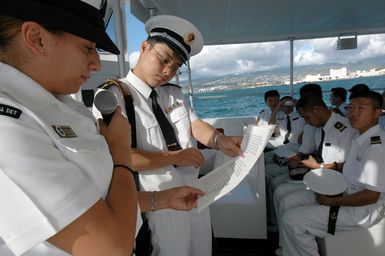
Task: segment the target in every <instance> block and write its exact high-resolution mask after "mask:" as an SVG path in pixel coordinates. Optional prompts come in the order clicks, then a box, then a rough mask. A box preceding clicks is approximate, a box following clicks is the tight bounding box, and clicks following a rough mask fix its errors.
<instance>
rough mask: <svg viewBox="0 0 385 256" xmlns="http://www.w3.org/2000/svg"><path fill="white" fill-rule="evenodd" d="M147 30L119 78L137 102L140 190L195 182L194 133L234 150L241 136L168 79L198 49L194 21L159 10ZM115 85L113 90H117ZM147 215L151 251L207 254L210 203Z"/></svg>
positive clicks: (168, 255)
mask: <svg viewBox="0 0 385 256" xmlns="http://www.w3.org/2000/svg"><path fill="white" fill-rule="evenodd" d="M146 31H147V33H148V34H149V38H148V39H147V40H146V41H145V42H143V43H142V45H141V48H140V57H139V60H138V63H137V64H136V66H135V68H134V69H133V70H131V71H130V72H129V73H128V75H127V77H126V78H125V79H122V81H123V82H124V83H125V84H126V85H127V86H128V88H129V90H130V91H131V94H132V96H133V104H134V106H135V119H136V132H137V136H136V137H137V148H136V149H135V150H134V152H133V166H134V168H135V169H137V170H139V171H140V173H139V177H140V185H141V189H142V190H144V191H158V190H161V189H165V188H173V187H175V186H182V185H190V186H194V183H195V182H196V181H197V178H198V173H199V167H200V166H201V165H202V164H203V161H204V157H203V155H202V154H201V153H200V151H199V150H197V149H196V147H195V145H196V141H195V139H197V140H199V141H200V142H201V143H203V144H205V145H208V146H210V147H213V148H217V149H220V150H221V151H222V152H224V153H227V154H228V155H230V156H236V155H239V154H240V153H241V152H240V147H239V146H240V142H241V138H240V137H227V136H224V135H222V134H219V133H217V132H216V130H215V128H214V127H212V126H211V125H209V124H207V123H205V122H203V121H202V120H200V119H199V118H198V117H197V115H196V114H195V112H194V111H193V110H192V109H190V107H189V104H188V103H187V102H186V101H185V98H184V95H183V93H182V90H181V88H180V87H179V86H176V85H170V84H167V83H168V82H169V81H170V80H171V79H172V78H173V77H174V76H175V74H176V72H177V70H178V69H179V67H180V66H181V65H182V64H183V62H185V61H187V60H188V59H189V57H190V56H193V55H195V54H197V53H199V52H200V50H201V49H202V47H203V38H202V36H201V34H200V32H199V31H198V30H197V29H196V27H195V26H194V25H192V24H191V23H190V22H188V21H186V20H184V19H181V18H178V17H175V16H168V15H159V16H155V17H153V18H151V19H150V20H148V21H147V22H146ZM123 86H124V85H123ZM114 88H115V93H119V90H117V89H116V87H114ZM126 89H127V88H126ZM123 91H124V89H123ZM153 91H155V92H156V98H157V101H158V104H159V105H160V107H161V109H162V112H163V114H164V115H165V116H166V118H167V120H168V122H169V123H170V125H171V126H172V127H171V128H170V129H173V130H174V132H175V137H176V139H177V142H178V143H179V145H180V148H179V149H178V150H171V149H169V148H168V147H167V145H166V140H165V139H166V138H164V137H163V131H162V130H161V127H160V124H159V123H158V121H157V118H156V116H155V114H154V112H153V109H152V99H151V94H153V93H154V92H153ZM118 98H121V97H120V96H119V97H118ZM147 216H148V221H149V226H150V228H151V233H152V245H153V252H152V254H153V255H162V256H163V255H164V256H171V255H178V256H190V255H196V256H209V255H211V247H212V245H211V236H212V234H211V223H210V216H209V211H208V209H205V210H204V211H202V212H200V213H198V212H197V211H196V210H195V209H194V210H192V211H190V212H180V211H173V210H168V209H167V210H162V211H153V212H148V213H147Z"/></svg>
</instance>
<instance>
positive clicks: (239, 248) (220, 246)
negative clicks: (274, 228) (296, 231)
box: [213, 233, 278, 256]
mask: <svg viewBox="0 0 385 256" xmlns="http://www.w3.org/2000/svg"><path fill="white" fill-rule="evenodd" d="M277 246H278V233H268V239H266V240H264V239H231V238H216V239H214V240H213V256H256V255H257V256H274V255H275V254H274V251H275V249H276V248H277Z"/></svg>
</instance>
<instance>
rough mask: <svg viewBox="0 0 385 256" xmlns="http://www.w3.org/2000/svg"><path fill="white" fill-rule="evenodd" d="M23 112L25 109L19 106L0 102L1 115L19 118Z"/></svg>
mask: <svg viewBox="0 0 385 256" xmlns="http://www.w3.org/2000/svg"><path fill="white" fill-rule="evenodd" d="M22 112H23V111H21V110H20V109H18V108H15V107H12V106H8V105H4V104H0V116H9V117H12V118H15V119H19V117H20V115H21V113H22Z"/></svg>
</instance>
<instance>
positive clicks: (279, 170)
mask: <svg viewBox="0 0 385 256" xmlns="http://www.w3.org/2000/svg"><path fill="white" fill-rule="evenodd" d="M288 171H289V169H288V168H287V166H282V167H281V166H278V165H277V164H267V165H266V166H265V182H266V183H265V184H266V206H267V210H268V216H267V219H268V222H269V223H270V224H272V225H276V224H277V223H276V219H277V217H276V215H275V208H274V202H273V193H274V189H275V187H276V183H275V182H276V179H275V178H276V177H277V176H281V175H282V174H287V173H288ZM285 180H286V179H285ZM282 182H283V181H282Z"/></svg>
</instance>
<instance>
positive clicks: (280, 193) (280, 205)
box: [273, 175, 306, 246]
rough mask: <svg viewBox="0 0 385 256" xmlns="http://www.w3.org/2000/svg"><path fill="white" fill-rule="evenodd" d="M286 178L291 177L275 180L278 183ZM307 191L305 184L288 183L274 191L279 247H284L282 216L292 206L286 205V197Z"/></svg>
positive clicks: (280, 185) (281, 177)
mask: <svg viewBox="0 0 385 256" xmlns="http://www.w3.org/2000/svg"><path fill="white" fill-rule="evenodd" d="M284 177H287V178H288V179H290V178H289V175H287V176H280V177H279V178H278V179H276V180H275V182H277V181H282V180H283V178H284ZM304 190H306V187H305V185H304V184H303V183H288V182H286V181H285V182H283V183H282V184H279V185H278V186H277V187H276V188H275V190H274V195H273V197H274V200H273V201H274V202H273V204H274V210H275V215H276V218H277V220H276V221H277V226H278V232H279V246H282V235H281V234H282V216H283V214H284V213H285V211H286V209H290V206H288V205H286V203H287V202H286V201H285V200H284V199H285V197H287V196H288V195H290V194H292V193H294V192H297V191H304Z"/></svg>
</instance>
